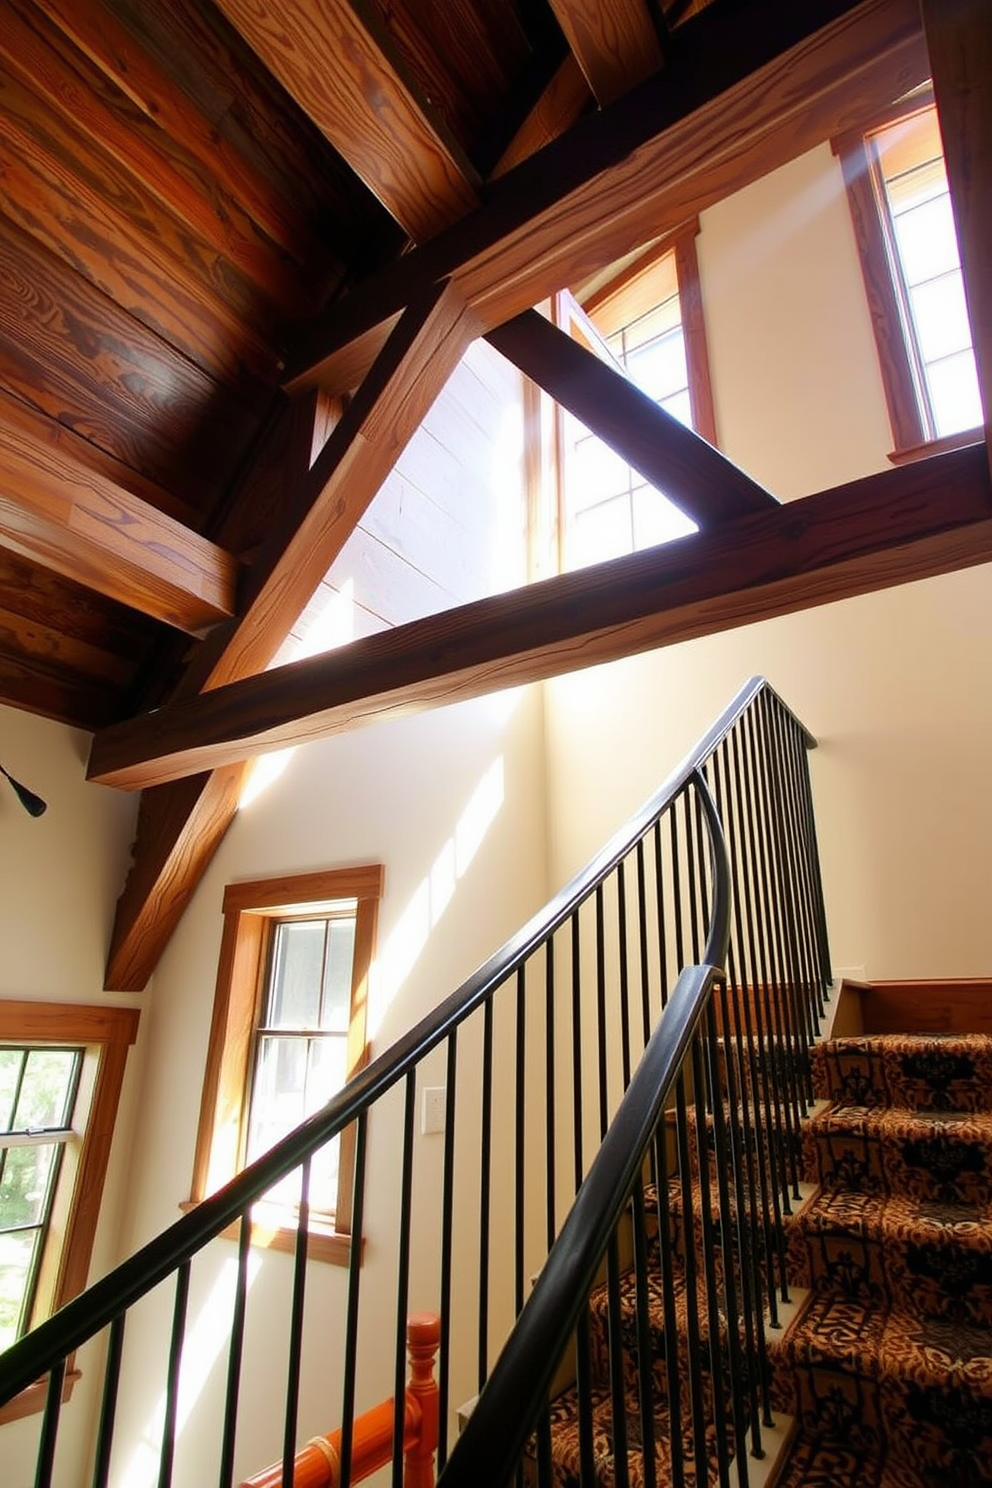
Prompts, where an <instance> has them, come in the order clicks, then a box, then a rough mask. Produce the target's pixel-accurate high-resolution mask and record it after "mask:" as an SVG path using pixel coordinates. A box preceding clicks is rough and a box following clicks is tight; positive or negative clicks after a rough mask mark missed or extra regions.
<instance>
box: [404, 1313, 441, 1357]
mask: <svg viewBox="0 0 992 1488" xmlns="http://www.w3.org/2000/svg"><path fill="white" fill-rule="evenodd" d="M406 1341H407V1343H408V1344H409V1346H410V1348H411V1349H414V1348H415V1349H417V1350H418V1351H419V1350H421V1349H436V1348H438V1347H439V1346H440V1343H441V1319H440V1318H439V1317H438V1315H437V1313H436V1312H412V1313H411V1314H410V1316H409V1317H408V1318H407V1320H406Z"/></svg>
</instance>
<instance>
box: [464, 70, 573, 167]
mask: <svg viewBox="0 0 992 1488" xmlns="http://www.w3.org/2000/svg"><path fill="white" fill-rule="evenodd" d="M590 98H591V94H590V92H589V84H588V83H587V82H586V80H585V78H584V77H583V76H582V71H581V69H580V67H579V64H578V63H577V62H576V60H575V58H574V57H573V55H572V53H571V52H569V53H568V56H567V57H566V58H565V60H564V61H563V62H562V64H561V66H560V67H558V68H557V70H556V71H555V73H554V76H553V77H552V78H551V81H550V82H549V83H548V85H547V87H546V88H545V90H544V92H543V93H542V94H541V96H540V98H539V99H538V100H537V102H536V103H535V105H534V107H533V108H532V109H531V111H530V113H529V114H528V115H527V117H526V119H525V120H524V122H523V123H522V124H521V126H520V128H519V129H518V130H517V132H516V134H515V135H514V136H513V138H512V140H511V141H510V143H509V144H508V145H507V147H506V149H505V150H504V151H503V153H502V155H501V156H500V157H499V160H498V161H497V162H496V164H495V165H494V167H493V169H492V170H491V171H490V172H489V179H490V180H492V181H495V180H496V179H497V177H499V176H505V175H506V173H507V171H508V170H512V169H513V167H514V166H515V165H519V164H520V163H521V161H523V160H526V159H527V158H528V157H529V156H531V155H534V154H536V153H537V151H538V150H541V149H543V148H544V146H545V145H549V144H550V143H551V141H552V140H556V139H558V138H559V136H560V135H563V134H564V133H565V131H566V129H571V127H572V125H573V124H574V123H575V121H576V119H577V118H578V117H579V115H580V114H581V113H582V112H583V111H584V110H585V109H586V108H587V107H588V106H589V101H590Z"/></svg>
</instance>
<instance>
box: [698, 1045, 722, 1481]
mask: <svg viewBox="0 0 992 1488" xmlns="http://www.w3.org/2000/svg"><path fill="white" fill-rule="evenodd" d="M701 1040H702V1035H701V1032H700V1031H699V1030H698V1029H697V1032H696V1033H695V1034H694V1035H693V1040H692V1047H691V1050H690V1056H689V1059H690V1064H691V1068H692V1091H693V1107H694V1116H695V1123H696V1148H697V1153H698V1157H699V1221H700V1223H699V1228H700V1243H699V1248H700V1253H701V1255H702V1258H703V1276H704V1278H705V1282H706V1286H705V1291H706V1323H707V1330H708V1334H709V1349H708V1353H709V1366H710V1386H711V1392H712V1405H713V1434H714V1438H715V1442H716V1460H717V1473H718V1476H719V1479H720V1488H730V1456H731V1448H730V1438H729V1434H728V1429H727V1404H726V1400H725V1398H724V1381H723V1376H724V1367H723V1349H722V1347H721V1338H720V1331H721V1323H720V1298H719V1291H718V1288H717V1280H716V1235H715V1226H714V1224H713V1202H712V1192H711V1187H710V1185H711V1183H712V1181H713V1179H712V1174H711V1172H710V1160H709V1157H710V1143H709V1133H710V1130H712V1132H713V1139H714V1142H715V1140H716V1120H717V1112H716V1110H715V1109H714V1110H713V1111H712V1112H711V1113H710V1125H709V1126H708V1124H707V1110H706V1106H707V1095H710V1096H711V1097H712V1092H711V1091H710V1090H709V1086H708V1082H707V1080H706V1076H705V1073H704V1068H703V1058H702V1050H701V1048H700V1044H701ZM714 1161H715V1165H716V1166H717V1167H719V1164H720V1157H719V1156H718V1155H717V1154H716V1152H715V1150H714ZM690 1212H691V1211H690ZM725 1280H726V1282H727V1283H728V1285H729V1283H730V1278H729V1277H727V1278H725ZM692 1302H693V1299H692V1298H691V1297H690V1298H689V1303H690V1306H691V1305H692ZM728 1346H729V1340H728ZM697 1453H698V1443H697ZM701 1481H703V1482H705V1481H707V1478H706V1477H705V1476H704V1477H703V1478H701Z"/></svg>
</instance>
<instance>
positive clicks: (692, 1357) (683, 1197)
mask: <svg viewBox="0 0 992 1488" xmlns="http://www.w3.org/2000/svg"><path fill="white" fill-rule="evenodd" d="M675 1132H676V1146H677V1150H678V1169H679V1189H680V1203H681V1210H682V1264H683V1270H684V1281H685V1321H686V1329H685V1332H686V1350H687V1353H688V1363H689V1371H688V1373H689V1399H690V1402H691V1406H692V1455H693V1464H694V1466H695V1472H696V1482H697V1483H708V1482H709V1462H708V1461H707V1450H706V1402H705V1398H704V1396H703V1374H704V1371H705V1364H704V1361H703V1344H702V1338H701V1337H700V1332H699V1272H698V1269H697V1256H696V1236H695V1233H694V1226H693V1200H692V1159H691V1149H690V1143H689V1117H688V1102H687V1097H686V1081H685V1065H684V1064H683V1068H682V1070H681V1071H680V1072H679V1077H678V1079H677V1081H676V1082H675ZM703 1141H704V1137H703V1135H702V1134H701V1133H697V1139H696V1154H697V1157H698V1158H699V1159H700V1161H699V1172H700V1180H701V1181H702V1177H703V1174H704V1173H705V1171H706V1153H705V1150H704V1149H703V1147H702V1146H701V1143H702V1142H703ZM704 1244H705V1240H704ZM678 1338H679V1334H678V1331H677V1330H676V1331H674V1332H672V1333H667V1332H666V1335H665V1348H666V1349H668V1350H677V1349H678ZM678 1447H679V1451H680V1452H681V1449H682V1443H681V1440H680V1441H679V1442H678Z"/></svg>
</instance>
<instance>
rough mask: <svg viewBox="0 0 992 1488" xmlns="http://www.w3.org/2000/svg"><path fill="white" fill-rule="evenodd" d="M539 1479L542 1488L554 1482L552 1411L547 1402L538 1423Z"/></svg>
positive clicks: (550, 1485) (546, 1487) (550, 1487)
mask: <svg viewBox="0 0 992 1488" xmlns="http://www.w3.org/2000/svg"><path fill="white" fill-rule="evenodd" d="M537 1481H538V1484H539V1485H540V1488H552V1484H553V1483H554V1471H553V1468H552V1461H551V1413H550V1411H549V1410H548V1406H547V1403H545V1405H544V1408H543V1410H542V1411H541V1415H540V1419H539V1420H538V1423H537Z"/></svg>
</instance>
